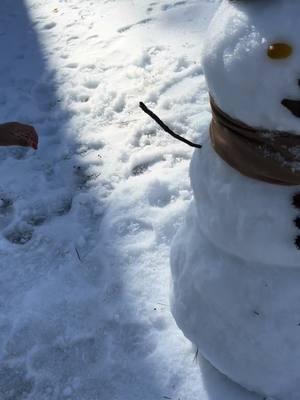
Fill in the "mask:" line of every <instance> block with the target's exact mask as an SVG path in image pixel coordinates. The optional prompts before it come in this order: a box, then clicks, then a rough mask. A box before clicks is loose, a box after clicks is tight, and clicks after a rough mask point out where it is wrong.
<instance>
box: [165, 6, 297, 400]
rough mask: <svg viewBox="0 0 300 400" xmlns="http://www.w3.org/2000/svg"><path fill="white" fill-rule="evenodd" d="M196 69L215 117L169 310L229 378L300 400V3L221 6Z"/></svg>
mask: <svg viewBox="0 0 300 400" xmlns="http://www.w3.org/2000/svg"><path fill="white" fill-rule="evenodd" d="M203 68H204V72H205V77H206V81H207V86H208V90H209V94H210V102H211V108H212V122H211V124H210V127H209V128H208V129H207V132H206V133H205V134H204V136H203V148H202V149H201V150H196V151H195V153H194V155H193V158H192V161H191V166H190V177H191V184H192V189H193V193H194V201H193V203H192V204H191V206H190V208H189V210H188V213H187V216H186V221H185V223H184V225H183V226H182V228H181V229H180V231H179V232H178V233H177V235H176V237H175V239H174V242H173V244H172V249H171V272H172V294H171V307H172V313H173V315H174V317H175V320H176V322H177V324H178V326H179V328H180V329H181V330H182V331H183V333H184V334H185V336H186V337H187V338H188V339H190V340H191V341H192V342H193V343H194V344H195V345H196V347H197V348H198V349H199V352H200V353H201V354H202V355H203V356H204V357H205V358H206V359H207V360H208V361H209V362H210V363H211V364H212V365H213V366H214V367H215V368H217V369H218V370H219V371H220V372H222V373H223V374H225V375H226V376H227V377H229V378H230V379H232V380H233V381H235V382H237V383H239V384H240V385H242V386H244V387H245V388H247V389H248V390H250V391H254V392H257V393H259V394H261V395H263V396H266V397H271V398H275V399H281V400H287V399H288V400H299V399H300V250H299V249H300V186H298V185H300V2H299V1H296V0H260V1H258V0H257V1H254V0H252V1H247V0H244V1H242V0H240V1H229V0H223V2H222V3H221V5H220V6H219V9H218V10H217V13H216V15H215V17H214V18H213V20H212V22H211V24H210V27H209V29H208V33H207V35H206V39H205V45H204V50H203Z"/></svg>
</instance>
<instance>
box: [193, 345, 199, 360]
mask: <svg viewBox="0 0 300 400" xmlns="http://www.w3.org/2000/svg"><path fill="white" fill-rule="evenodd" d="M198 355H199V349H198V347H197V350H196V353H195V356H194V360H193V361H194V362H196V361H197V359H198Z"/></svg>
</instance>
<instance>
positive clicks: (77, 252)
mask: <svg viewBox="0 0 300 400" xmlns="http://www.w3.org/2000/svg"><path fill="white" fill-rule="evenodd" d="M74 247H75V246H74ZM75 251H76V254H77V257H78V260H79V261H80V262H82V260H81V257H80V254H79V251H78V250H77V248H76V247H75Z"/></svg>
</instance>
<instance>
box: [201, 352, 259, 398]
mask: <svg viewBox="0 0 300 400" xmlns="http://www.w3.org/2000/svg"><path fill="white" fill-rule="evenodd" d="M198 364H199V368H200V371H201V376H202V380H203V385H204V387H205V389H206V393H207V399H208V400H264V397H263V396H260V395H258V394H255V393H251V392H249V391H248V390H246V389H245V388H243V387H242V386H240V385H238V384H237V383H235V382H233V381H231V380H230V379H229V378H227V377H226V376H225V375H223V374H222V373H221V372H219V371H218V370H217V369H216V368H214V367H213V366H212V365H211V364H210V363H209V362H208V361H207V360H206V359H205V358H204V357H202V356H201V355H199V357H198Z"/></svg>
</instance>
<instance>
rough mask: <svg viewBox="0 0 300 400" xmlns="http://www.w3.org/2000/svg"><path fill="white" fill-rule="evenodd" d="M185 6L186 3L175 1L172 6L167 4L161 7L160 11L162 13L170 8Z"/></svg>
mask: <svg viewBox="0 0 300 400" xmlns="http://www.w3.org/2000/svg"><path fill="white" fill-rule="evenodd" d="M185 4H186V1H176V2H175V3H173V4H171V3H169V4H164V5H162V6H161V9H162V11H167V10H170V9H171V8H174V7H179V6H183V5H185Z"/></svg>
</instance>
